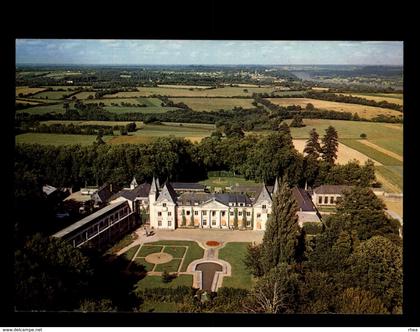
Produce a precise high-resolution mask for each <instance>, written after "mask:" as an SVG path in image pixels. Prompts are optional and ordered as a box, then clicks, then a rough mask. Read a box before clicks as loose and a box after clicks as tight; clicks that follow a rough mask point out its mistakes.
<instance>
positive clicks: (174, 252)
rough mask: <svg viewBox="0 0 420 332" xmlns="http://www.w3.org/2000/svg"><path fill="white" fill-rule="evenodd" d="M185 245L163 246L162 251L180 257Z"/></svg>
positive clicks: (182, 254)
mask: <svg viewBox="0 0 420 332" xmlns="http://www.w3.org/2000/svg"><path fill="white" fill-rule="evenodd" d="M185 250H186V248H185V247H165V248H164V249H163V252H166V253H168V254H170V255H172V257H173V258H182V257H183V256H184V253H185Z"/></svg>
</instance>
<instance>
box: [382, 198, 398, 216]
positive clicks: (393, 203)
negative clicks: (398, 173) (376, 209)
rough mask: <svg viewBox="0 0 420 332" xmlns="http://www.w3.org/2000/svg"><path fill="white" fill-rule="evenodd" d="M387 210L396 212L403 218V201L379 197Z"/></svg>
mask: <svg viewBox="0 0 420 332" xmlns="http://www.w3.org/2000/svg"><path fill="white" fill-rule="evenodd" d="M381 199H382V200H383V201H384V203H385V205H386V207H387V209H388V210H391V211H394V212H396V213H397V214H398V215H399V216H401V217H403V200H402V199H395V198H390V197H381Z"/></svg>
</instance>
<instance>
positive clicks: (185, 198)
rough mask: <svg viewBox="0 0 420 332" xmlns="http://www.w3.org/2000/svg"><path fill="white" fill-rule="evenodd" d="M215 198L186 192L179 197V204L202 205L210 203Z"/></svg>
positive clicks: (202, 193) (201, 193) (205, 194)
mask: <svg viewBox="0 0 420 332" xmlns="http://www.w3.org/2000/svg"><path fill="white" fill-rule="evenodd" d="M212 197H213V196H212V195H211V194H208V193H204V192H186V193H183V194H181V195H180V196H179V197H178V200H177V201H178V204H180V205H194V204H195V203H198V204H201V203H203V202H206V201H208V200H209V199H211V198H212Z"/></svg>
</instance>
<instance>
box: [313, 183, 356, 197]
mask: <svg viewBox="0 0 420 332" xmlns="http://www.w3.org/2000/svg"><path fill="white" fill-rule="evenodd" d="M351 188H352V187H351V186H344V185H334V184H323V185H322V186H319V187H317V188H315V189H314V191H313V192H314V194H331V195H337V194H338V195H339V194H342V193H343V191H344V190H350V189H351Z"/></svg>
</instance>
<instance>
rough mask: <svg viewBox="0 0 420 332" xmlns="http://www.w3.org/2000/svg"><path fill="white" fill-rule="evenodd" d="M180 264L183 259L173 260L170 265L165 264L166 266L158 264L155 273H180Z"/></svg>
mask: <svg viewBox="0 0 420 332" xmlns="http://www.w3.org/2000/svg"><path fill="white" fill-rule="evenodd" d="M179 264H181V259H180V258H174V259H173V260H171V261H170V262H168V263H164V264H157V265H156V268H155V271H156V272H163V271H166V272H169V273H172V272H178V268H179Z"/></svg>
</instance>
